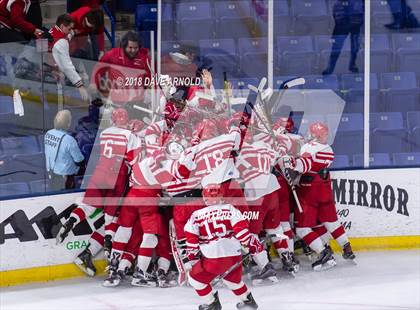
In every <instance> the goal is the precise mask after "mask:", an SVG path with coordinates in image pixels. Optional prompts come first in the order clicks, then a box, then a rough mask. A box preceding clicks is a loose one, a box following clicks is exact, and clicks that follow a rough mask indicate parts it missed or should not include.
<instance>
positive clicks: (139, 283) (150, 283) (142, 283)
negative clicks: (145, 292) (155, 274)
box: [131, 280, 157, 287]
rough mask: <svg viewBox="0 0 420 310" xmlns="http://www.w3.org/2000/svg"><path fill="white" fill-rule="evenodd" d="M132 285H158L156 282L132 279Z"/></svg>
mask: <svg viewBox="0 0 420 310" xmlns="http://www.w3.org/2000/svg"><path fill="white" fill-rule="evenodd" d="M131 285H132V286H138V287H157V283H156V282H146V283H144V282H139V281H134V280H133V281H131Z"/></svg>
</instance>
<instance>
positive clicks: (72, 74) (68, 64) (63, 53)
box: [48, 14, 89, 101]
mask: <svg viewBox="0 0 420 310" xmlns="http://www.w3.org/2000/svg"><path fill="white" fill-rule="evenodd" d="M73 27H74V21H73V18H72V17H71V16H70V15H68V14H63V15H60V16H58V18H57V22H56V24H55V26H54V27H52V28H51V29H50V34H51V36H52V41H50V42H49V44H48V50H49V51H50V52H52V56H53V58H54V62H55V64H56V65H57V66H58V69H59V70H60V71H61V72H62V73H64V75H65V76H66V77H67V78H68V79H69V80H70V82H71V83H72V84H73V85H74V86H75V87H77V89H78V90H79V92H80V96H81V97H82V100H83V101H87V100H88V99H89V94H88V92H87V90H86V88H85V87H84V86H83V81H82V78H81V77H80V75H79V74H78V73H77V71H76V68H75V67H74V65H73V62H72V61H71V59H70V54H69V41H70V39H71V37H72V29H73Z"/></svg>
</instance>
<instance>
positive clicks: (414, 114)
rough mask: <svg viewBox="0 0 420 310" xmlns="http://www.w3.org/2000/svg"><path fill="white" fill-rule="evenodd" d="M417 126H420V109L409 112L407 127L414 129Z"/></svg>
mask: <svg viewBox="0 0 420 310" xmlns="http://www.w3.org/2000/svg"><path fill="white" fill-rule="evenodd" d="M415 127H420V111H411V112H407V128H408V130H409V131H412V130H413V129H414V128H415Z"/></svg>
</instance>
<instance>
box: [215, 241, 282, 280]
mask: <svg viewBox="0 0 420 310" xmlns="http://www.w3.org/2000/svg"><path fill="white" fill-rule="evenodd" d="M273 237H278V238H281V239H286V240H287V239H289V237H287V236H286V235H284V234H270V235H267V236H266V237H265V240H264V242H263V243H266V242H267V239H268V238H273ZM250 255H251V252H248V253H246V254H245V255H243V256H242V259H241V260H240V261H238V262H236V263H235V264H233V265H232V266H231V267H230V268H229V269H228V270H226V271H225V272H224V273H222V274H221V275H220V276H217V277H216V278H215V279H214V280H213V281H212V282H211V285H212V286H214V285H216V284H218V283H219V282H220V281H222V280H223V279H224V278H225V277H226V276H228V275H229V274H230V273H231V272H232V271H233V270H235V269H236V268H238V266H239V265H241V264H242V263H243V262H244V261H245V260H246V259H248V257H249V256H250Z"/></svg>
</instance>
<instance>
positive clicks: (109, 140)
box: [97, 127, 141, 169]
mask: <svg viewBox="0 0 420 310" xmlns="http://www.w3.org/2000/svg"><path fill="white" fill-rule="evenodd" d="M99 141H100V144H101V157H100V159H99V162H98V165H97V168H99V169H109V168H110V167H114V166H115V165H116V164H118V163H119V164H120V163H121V162H122V161H124V162H125V163H127V164H128V165H130V166H132V165H133V164H134V163H135V162H136V161H137V159H138V158H137V156H138V153H139V152H138V149H139V148H140V146H141V141H140V139H139V138H138V137H137V136H136V135H134V134H133V133H132V132H131V131H130V130H128V129H124V128H119V127H110V128H107V129H105V130H104V131H102V132H101V134H100V137H99Z"/></svg>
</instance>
